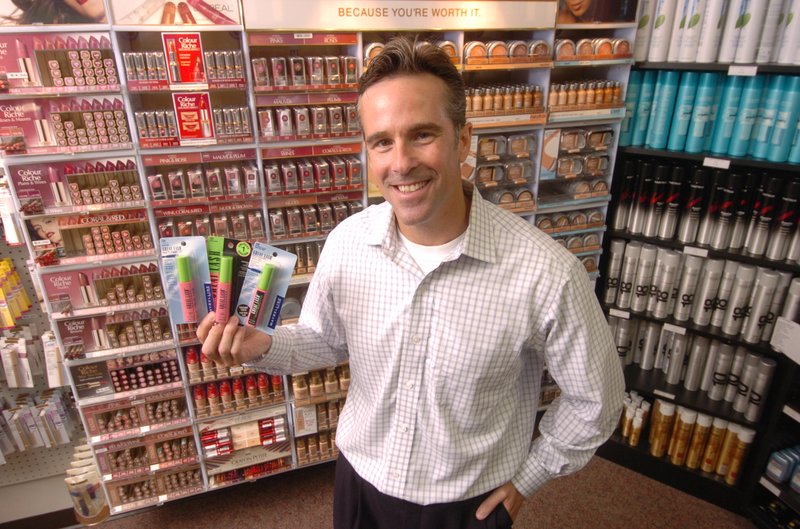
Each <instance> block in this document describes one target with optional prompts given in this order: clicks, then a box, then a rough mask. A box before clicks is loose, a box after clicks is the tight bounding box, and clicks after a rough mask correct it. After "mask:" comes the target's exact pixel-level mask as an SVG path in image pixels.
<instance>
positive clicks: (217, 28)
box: [111, 24, 244, 33]
mask: <svg viewBox="0 0 800 529" xmlns="http://www.w3.org/2000/svg"><path fill="white" fill-rule="evenodd" d="M111 28H112V29H113V30H114V31H115V32H126V33H139V32H159V33H161V32H182V33H183V32H187V31H191V32H200V33H204V32H207V31H208V32H218V33H230V32H237V33H241V31H242V30H243V29H244V27H243V26H241V25H238V24H237V25H234V24H218V25H217V24H214V25H211V24H206V25H193V24H186V25H174V26H169V25H163V26H162V25H156V26H147V25H144V26H137V25H126V24H112V26H111Z"/></svg>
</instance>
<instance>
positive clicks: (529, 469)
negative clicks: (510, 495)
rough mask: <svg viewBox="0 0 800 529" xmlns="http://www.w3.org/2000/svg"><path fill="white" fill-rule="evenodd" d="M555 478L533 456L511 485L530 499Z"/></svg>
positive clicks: (512, 480)
mask: <svg viewBox="0 0 800 529" xmlns="http://www.w3.org/2000/svg"><path fill="white" fill-rule="evenodd" d="M554 477H555V476H554V475H552V474H551V473H550V472H548V471H547V469H545V468H544V467H543V466H541V465H540V464H539V462H538V461H537V460H536V457H535V456H531V457H529V458H528V459H527V460H526V461H525V463H524V464H523V466H522V468H521V469H520V470H519V472H517V475H516V476H514V477H513V478H512V479H511V484H512V485H514V486H515V487H516V488H517V490H518V491H519V493H520V494H522V495H523V496H525V497H526V498H528V497H530V495H531V494H533V493H534V492H536V491H537V490H538V489H540V488H541V487H542V485H544V484H545V483H547V482H548V481H550V480H551V479H553V478H554Z"/></svg>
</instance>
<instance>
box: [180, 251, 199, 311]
mask: <svg viewBox="0 0 800 529" xmlns="http://www.w3.org/2000/svg"><path fill="white" fill-rule="evenodd" d="M175 263H176V265H177V267H178V290H179V291H180V293H181V307H183V319H184V320H186V323H197V304H196V303H195V300H194V285H193V284H192V268H191V263H190V262H189V256H187V255H179V256H178V257H176V258H175Z"/></svg>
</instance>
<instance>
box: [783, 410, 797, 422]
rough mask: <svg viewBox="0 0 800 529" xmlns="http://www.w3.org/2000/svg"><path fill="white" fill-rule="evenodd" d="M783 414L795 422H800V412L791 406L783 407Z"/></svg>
mask: <svg viewBox="0 0 800 529" xmlns="http://www.w3.org/2000/svg"><path fill="white" fill-rule="evenodd" d="M783 413H785V414H786V415H788V416H789V417H791V418H792V419H794V420H795V421H797V422H800V412H798V411H797V410H796V409H794V408H792V407H791V406H784V407H783Z"/></svg>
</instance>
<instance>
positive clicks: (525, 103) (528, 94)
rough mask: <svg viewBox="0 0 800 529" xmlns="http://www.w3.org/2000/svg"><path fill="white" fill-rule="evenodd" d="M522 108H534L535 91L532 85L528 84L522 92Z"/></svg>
mask: <svg viewBox="0 0 800 529" xmlns="http://www.w3.org/2000/svg"><path fill="white" fill-rule="evenodd" d="M522 108H525V109H531V108H533V91H532V90H531V87H530V86H526V87H525V91H524V92H523V94H522Z"/></svg>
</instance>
